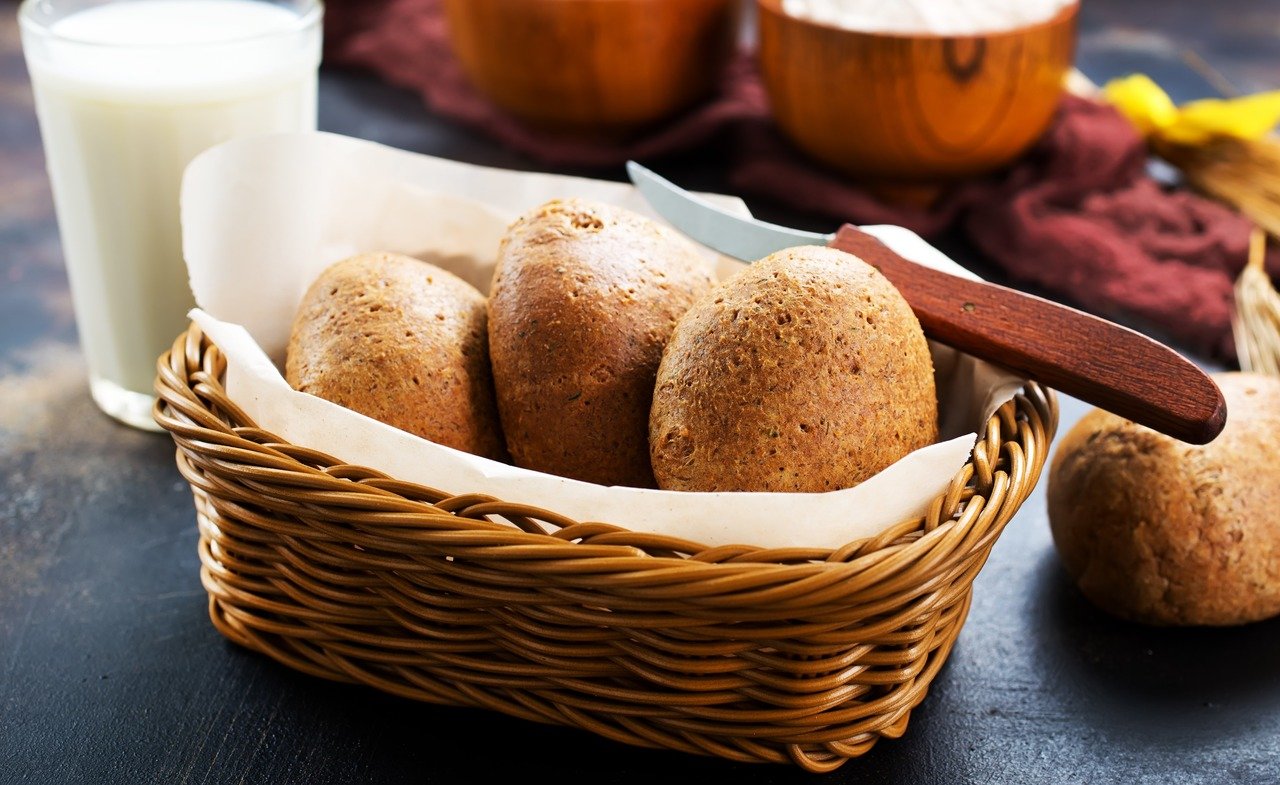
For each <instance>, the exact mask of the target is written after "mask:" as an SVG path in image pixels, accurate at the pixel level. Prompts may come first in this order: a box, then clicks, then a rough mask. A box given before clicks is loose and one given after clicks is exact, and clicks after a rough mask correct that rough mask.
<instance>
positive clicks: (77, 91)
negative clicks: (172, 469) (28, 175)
mask: <svg viewBox="0 0 1280 785" xmlns="http://www.w3.org/2000/svg"><path fill="white" fill-rule="evenodd" d="M322 13H323V9H322V6H321V3H320V2H319V0H281V1H279V2H275V1H269V0H97V1H96V2H95V1H94V0H25V2H23V4H22V6H21V7H20V8H19V11H18V16H19V21H20V26H21V34H22V49H23V52H24V54H25V57H26V61H27V68H28V70H29V71H30V73H31V82H32V85H33V87H34V89H35V101H36V112H37V114H38V116H39V118H40V131H41V136H42V138H43V140H44V150H45V157H46V159H47V165H48V170H49V179H50V181H51V183H52V186H53V198H54V206H55V208H56V210H57V216H58V226H59V231H60V234H61V237H62V247H63V254H64V256H65V258H66V264H67V273H68V277H69V278H70V281H71V294H72V300H73V303H74V305H75V314H76V323H77V327H78V329H79V333H80V344H81V347H82V348H83V350H84V354H85V358H86V360H87V361H88V367H89V387H90V391H91V393H92V395H93V399H94V400H95V401H96V402H97V404H98V406H99V407H101V408H102V410H103V411H105V412H106V413H107V414H109V415H111V416H112V417H115V418H117V419H119V420H121V421H123V422H126V423H128V424H130V425H133V426H136V427H139V428H149V429H153V430H155V429H156V426H155V423H154V421H153V420H152V419H151V407H152V404H153V402H154V400H155V396H154V393H153V391H152V384H153V380H154V378H155V367H156V366H155V364H156V358H157V357H159V355H160V354H161V352H163V351H164V350H165V349H166V348H168V346H169V345H170V344H171V343H172V342H173V340H174V339H175V338H176V337H177V336H178V334H179V333H180V332H181V331H182V330H183V329H184V328H185V326H186V323H187V318H186V313H187V311H188V309H189V308H191V306H192V304H193V303H192V297H191V290H190V287H189V285H188V282H187V270H186V265H185V264H184V263H183V260H182V241H181V236H180V231H179V225H178V215H179V212H178V190H179V186H180V184H181V180H182V171H183V169H184V167H186V165H187V162H188V161H190V160H191V159H192V158H193V157H195V156H196V155H197V154H198V153H200V152H201V151H202V150H204V149H205V148H207V147H210V146H212V145H214V144H217V143H219V142H223V141H226V140H227V139H230V138H232V137H235V136H241V135H246V134H257V133H269V132H273V131H305V130H314V129H315V126H316V73H317V68H318V66H319V63H320V41H321V28H320V20H321V15H322Z"/></svg>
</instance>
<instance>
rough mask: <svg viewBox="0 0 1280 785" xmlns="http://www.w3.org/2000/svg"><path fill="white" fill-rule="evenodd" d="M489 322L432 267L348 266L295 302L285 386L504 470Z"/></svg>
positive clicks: (464, 286) (394, 258)
mask: <svg viewBox="0 0 1280 785" xmlns="http://www.w3.org/2000/svg"><path fill="white" fill-rule="evenodd" d="M487 319H488V317H487V311H486V307H485V299H484V295H482V294H480V292H478V291H476V289H475V287H473V286H471V285H470V284H468V283H467V282H465V281H463V280H462V279H461V278H458V277H457V276H455V275H453V274H452V273H449V272H446V271H444V270H442V269H440V268H439V267H436V266H435V265H432V264H428V263H427V262H423V261H419V260H418V259H414V258H412V257H409V256H402V255H400V254H392V253H366V254H361V255H359V256H353V257H351V258H350V259H346V260H343V261H341V262H338V263H337V264H334V265H332V266H330V267H329V268H328V269H327V270H325V271H324V272H323V273H322V274H321V275H320V277H319V278H317V279H316V281H315V283H313V284H312V285H311V287H310V288H309V289H308V290H307V293H306V295H305V296H304V297H303V299H302V304H301V305H300V306H299V308H298V313H297V316H296V318H295V319H294V322H293V331H292V334H291V336H290V339H289V348H288V355H287V359H286V361H285V379H286V380H287V381H288V382H289V384H290V385H291V386H292V387H293V388H294V389H297V390H301V391H302V392H306V393H311V394H312V395H316V396H319V397H321V398H324V399H326V400H329V401H333V402H334V403H337V404H340V405H342V406H345V407H347V408H348V409H352V410H354V411H357V412H360V413H361V414H364V415H367V416H369V417H372V418H374V419H375V420H381V421H382V422H384V423H387V424H388V425H392V426H395V427H396V428H400V429H401V430H404V431H408V432H409V433H413V434H417V435H418V436H421V437H423V438H425V439H430V440H431V441H433V442H436V443H438V444H443V445H446V446H448V447H453V448H456V449H459V450H464V451H466V452H469V453H473V454H475V455H483V456H485V457H488V458H493V459H495V460H504V459H505V458H506V451H505V449H504V448H503V440H502V433H501V427H500V425H499V422H498V413H497V405H496V403H495V402H494V395H493V378H492V374H491V372H490V368H489V352H488V346H487V341H488V330H487Z"/></svg>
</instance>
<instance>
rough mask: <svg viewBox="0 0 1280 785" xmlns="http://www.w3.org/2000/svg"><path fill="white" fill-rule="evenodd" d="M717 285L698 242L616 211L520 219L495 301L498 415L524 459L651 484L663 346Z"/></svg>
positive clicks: (581, 205)
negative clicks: (651, 431) (653, 409)
mask: <svg viewBox="0 0 1280 785" xmlns="http://www.w3.org/2000/svg"><path fill="white" fill-rule="evenodd" d="M712 284H713V281H712V278H711V275H710V265H709V264H708V263H707V261H706V260H705V259H703V258H702V256H701V255H700V254H699V253H698V252H697V250H696V248H695V247H694V246H693V245H692V244H691V243H689V242H688V241H687V240H685V239H684V238H682V237H680V236H679V235H677V234H676V233H675V232H673V231H671V230H669V229H667V228H666V227H663V226H661V225H659V224H657V223H654V222H652V221H650V220H648V219H646V218H644V217H642V216H639V215H636V214H634V213H631V212H629V211H627V210H624V209H622V208H619V207H614V206H611V205H605V204H597V203H594V202H588V201H584V200H580V199H570V200H564V201H553V202H549V203H547V204H545V205H543V206H542V207H539V208H538V209H536V210H533V211H532V212H530V213H528V214H526V215H524V216H523V217H521V218H520V219H519V220H517V221H516V222H515V223H514V224H513V225H512V226H511V228H510V229H509V230H508V232H507V235H506V237H505V238H504V239H503V242H502V246H501V250H500V251H499V256H498V265H497V269H496V270H495V273H494V279H493V286H492V288H491V290H490V298H489V310H490V319H489V346H490V351H491V353H492V360H493V377H494V383H495V385H496V388H497V395H498V410H499V412H500V413H501V416H502V424H503V429H504V431H505V433H506V438H507V447H508V449H509V450H510V452H511V457H512V460H513V461H514V462H515V463H516V465H518V466H523V467H525V468H529V469H535V470H538V471H544V472H550V473H552V474H558V475H561V476H564V477H572V478H575V479H579V480H586V481H588V482H595V483H600V484H603V485H629V486H635V487H653V485H654V482H653V473H652V471H651V470H650V468H649V450H648V423H649V405H650V401H651V400H652V398H653V383H654V377H655V375H656V374H657V370H658V363H659V361H660V360H661V358H662V349H663V346H664V345H665V344H666V341H667V338H668V336H670V334H671V330H672V329H673V328H674V326H675V323H676V320H677V319H678V318H679V317H680V315H681V314H683V313H684V312H685V310H686V309H688V307H689V305H690V304H692V303H693V301H694V300H695V299H696V298H697V297H698V296H699V295H700V294H702V293H703V292H705V291H707V290H709V289H710V288H711V286H712Z"/></svg>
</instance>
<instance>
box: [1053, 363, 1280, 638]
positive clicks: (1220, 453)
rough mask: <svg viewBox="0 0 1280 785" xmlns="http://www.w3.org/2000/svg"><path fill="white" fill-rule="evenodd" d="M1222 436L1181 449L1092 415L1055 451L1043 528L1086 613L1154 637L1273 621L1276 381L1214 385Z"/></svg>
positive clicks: (1279, 523)
mask: <svg viewBox="0 0 1280 785" xmlns="http://www.w3.org/2000/svg"><path fill="white" fill-rule="evenodd" d="M1214 378H1215V380H1216V381H1217V383H1218V386H1219V387H1220V388H1221V389H1222V395H1223V397H1224V398H1225V399H1226V402H1227V411H1228V412H1229V415H1228V417H1227V427H1226V428H1225V429H1224V430H1223V432H1222V433H1221V434H1220V435H1219V436H1218V438H1217V439H1215V440H1214V441H1212V442H1210V443H1209V444H1206V445H1204V446H1199V447H1197V446H1193V445H1189V444H1183V443H1182V442H1179V441H1177V440H1175V439H1172V438H1170V437H1168V436H1164V435H1162V434H1159V433H1156V432H1155V431H1153V430H1150V429H1149V428H1144V427H1143V426H1141V425H1135V424H1134V423H1132V422H1129V421H1128V420H1125V419H1123V418H1120V417H1117V416H1116V415H1114V414H1110V413H1108V412H1104V411H1101V410H1098V409H1095V410H1093V411H1092V412H1090V413H1089V414H1087V415H1085V417H1084V418H1083V419H1082V420H1080V422H1079V423H1077V424H1076V426H1075V427H1074V428H1072V429H1071V432H1070V433H1068V434H1067V435H1066V437H1065V438H1064V439H1063V440H1062V442H1061V443H1060V444H1059V445H1058V452H1057V454H1056V455H1055V456H1054V459H1053V464H1052V466H1051V468H1050V470H1049V489H1048V500H1049V523H1050V528H1051V529H1052V531H1053V540H1054V543H1055V544H1056V545H1057V548H1058V555H1059V556H1060V557H1061V558H1062V563H1063V565H1064V566H1065V567H1066V569H1067V572H1068V573H1070V574H1071V576H1072V577H1073V578H1074V579H1075V581H1076V583H1077V584H1078V585H1079V586H1080V589H1081V591H1083V592H1084V594H1085V596H1086V597H1088V598H1089V599H1090V600H1092V601H1093V603H1094V604H1095V605H1097V606H1099V607H1101V608H1102V609H1104V610H1106V611H1109V612H1111V613H1113V614H1115V615H1117V616H1120V617H1123V618H1126V619H1131V620H1134V621H1140V622H1145V623H1148V624H1160V625H1228V624H1241V623H1244V622H1250V621H1257V620H1260V619H1266V618H1269V617H1271V616H1275V615H1277V614H1280V512H1277V510H1280V380H1277V379H1274V378H1271V377H1268V376H1261V375H1256V374H1243V373H1228V374H1216V375H1215V376H1214Z"/></svg>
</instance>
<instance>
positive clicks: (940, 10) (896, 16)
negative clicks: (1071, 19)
mask: <svg viewBox="0 0 1280 785" xmlns="http://www.w3.org/2000/svg"><path fill="white" fill-rule="evenodd" d="M1077 2H1078V0H783V2H782V7H783V10H784V11H786V12H787V14H789V15H791V16H796V17H800V18H803V19H810V20H812V21H815V22H822V23H824V24H829V25H835V26H836V27H842V28H845V29H846V30H860V31H865V32H876V33H906V34H919V33H928V34H932V35H976V34H982V33H994V32H1001V31H1007V30H1016V29H1018V28H1020V27H1027V26H1029V25H1034V24H1037V23H1039V22H1045V21H1048V20H1049V19H1052V18H1053V17H1054V16H1056V15H1057V14H1058V12H1060V11H1062V10H1063V9H1064V8H1067V7H1068V6H1072V5H1075V4H1076V3H1077Z"/></svg>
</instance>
